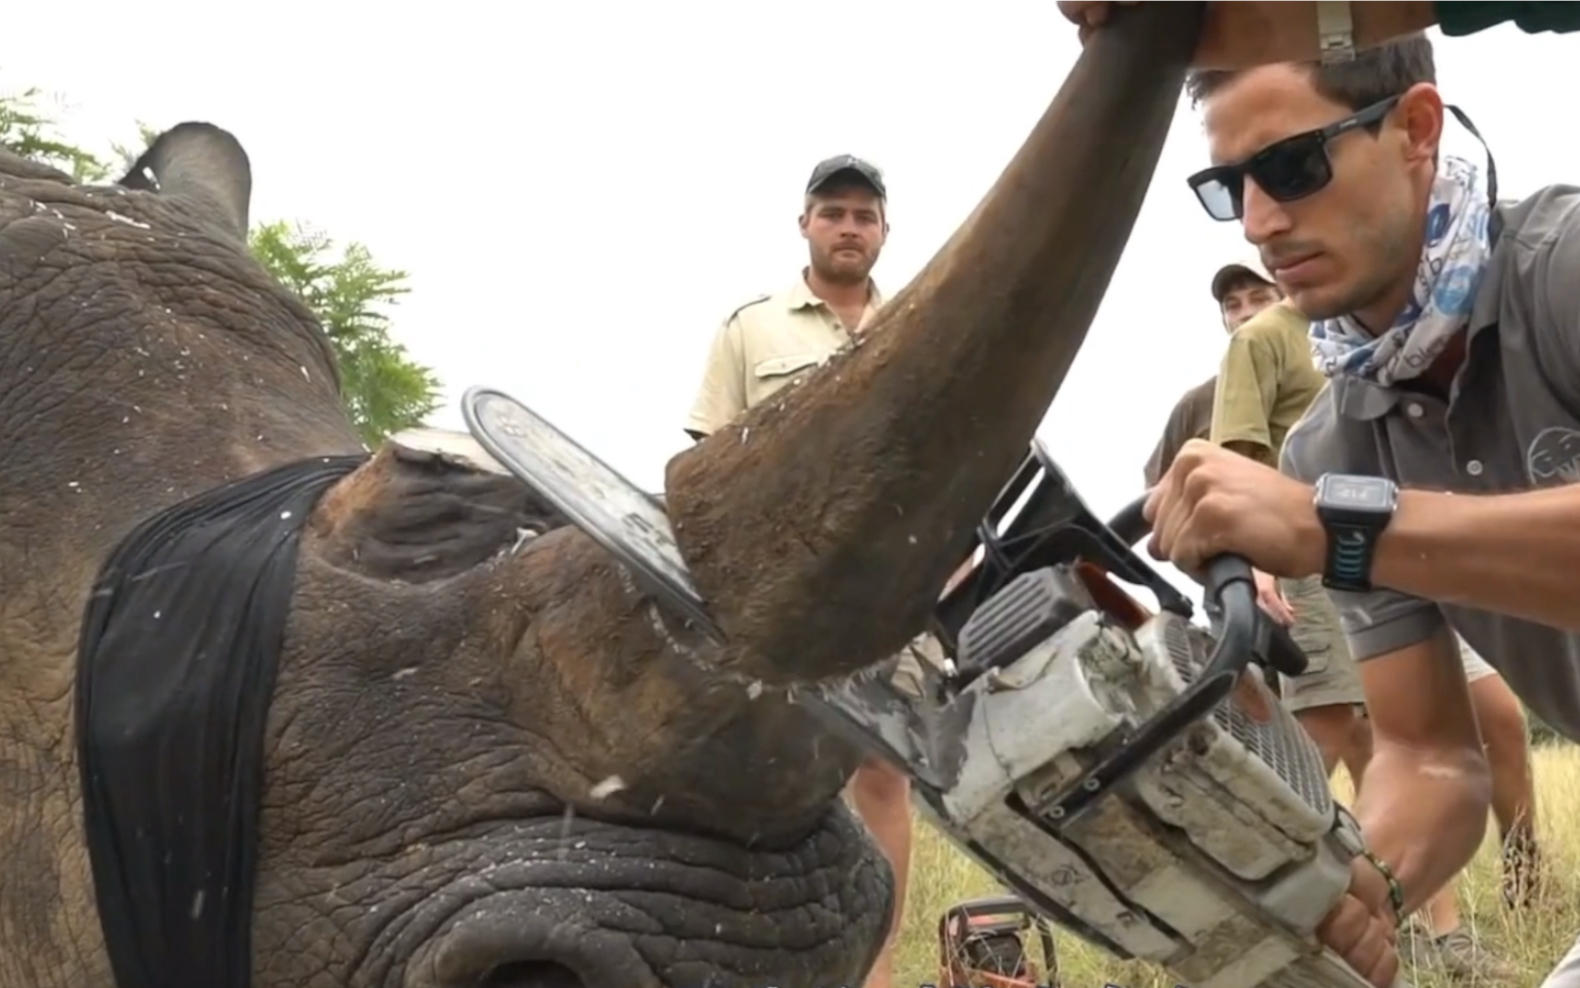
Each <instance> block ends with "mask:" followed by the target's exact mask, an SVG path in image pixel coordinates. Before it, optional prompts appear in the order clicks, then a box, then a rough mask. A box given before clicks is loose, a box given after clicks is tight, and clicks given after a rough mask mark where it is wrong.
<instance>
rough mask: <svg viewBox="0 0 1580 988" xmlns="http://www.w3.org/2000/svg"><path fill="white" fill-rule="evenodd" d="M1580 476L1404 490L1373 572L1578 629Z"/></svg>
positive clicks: (1432, 593) (1432, 594) (1396, 584)
mask: <svg viewBox="0 0 1580 988" xmlns="http://www.w3.org/2000/svg"><path fill="white" fill-rule="evenodd" d="M1576 573H1580V485H1566V486H1563V487H1555V488H1549V489H1545V490H1538V491H1529V492H1525V493H1521V494H1503V495H1493V496H1471V495H1463V494H1439V493H1432V492H1427V491H1402V492H1400V495H1399V507H1398V510H1397V511H1396V512H1395V514H1394V518H1393V520H1392V521H1391V522H1390V523H1389V525H1388V528H1387V529H1385V530H1384V532H1383V534H1382V536H1381V537H1380V538H1379V539H1378V540H1377V555H1376V559H1375V560H1374V562H1373V565H1372V582H1373V583H1375V584H1377V585H1378V586H1383V587H1389V588H1392V589H1394V590H1399V591H1402V592H1404V593H1409V594H1414V595H1415V596H1418V597H1424V598H1426V599H1427V600H1433V601H1437V602H1439V603H1445V604H1460V605H1463V606H1466V607H1475V608H1478V609H1481V610H1487V611H1493V612H1496V613H1500V614H1507V615H1510V616H1513V617H1519V618H1524V619H1525V620H1528V621H1534V622H1536V623H1539V624H1546V625H1551V626H1554V627H1558V628H1563V629H1566V630H1570V631H1580V594H1577V593H1576V592H1575V574H1576Z"/></svg>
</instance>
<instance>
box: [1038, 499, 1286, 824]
mask: <svg viewBox="0 0 1580 988" xmlns="http://www.w3.org/2000/svg"><path fill="white" fill-rule="evenodd" d="M1145 506H1146V498H1145V497H1144V496H1143V497H1141V498H1138V499H1136V500H1135V501H1133V502H1131V503H1130V504H1129V505H1126V506H1125V508H1124V510H1122V511H1120V512H1119V514H1117V515H1115V516H1114V519H1113V520H1112V521H1111V522H1109V525H1108V527H1109V529H1111V530H1112V531H1113V532H1114V534H1116V535H1118V536H1119V538H1120V539H1121V540H1123V541H1124V542H1125V543H1126V544H1127V545H1135V544H1136V543H1137V542H1140V541H1141V540H1142V539H1144V538H1146V537H1147V535H1149V534H1150V533H1151V531H1152V525H1151V523H1150V522H1148V521H1147V519H1146V515H1145V514H1144V512H1143V509H1144V508H1145ZM1207 595H1208V597H1209V599H1211V600H1213V601H1214V602H1216V603H1217V605H1218V608H1219V610H1220V613H1221V614H1222V618H1221V620H1220V622H1219V624H1220V627H1219V630H1218V635H1217V644H1216V645H1215V646H1214V647H1213V651H1212V655H1211V656H1210V657H1209V658H1208V660H1207V665H1206V666H1205V667H1204V668H1203V669H1202V671H1201V673H1200V674H1199V675H1198V676H1196V678H1195V679H1194V680H1193V681H1192V682H1191V684H1190V686H1188V687H1187V688H1186V689H1185V691H1184V692H1183V693H1181V694H1179V695H1178V696H1176V697H1175V698H1174V699H1173V700H1171V701H1169V703H1168V704H1167V705H1166V706H1165V707H1164V708H1163V709H1162V710H1160V711H1158V713H1157V715H1156V716H1154V717H1152V718H1151V719H1149V720H1148V721H1147V722H1146V723H1144V724H1142V725H1141V726H1140V727H1138V728H1137V729H1136V733H1135V735H1134V736H1133V737H1131V738H1130V739H1129V740H1128V741H1127V742H1126V743H1125V744H1124V745H1122V746H1121V747H1120V748H1119V749H1118V750H1116V751H1114V752H1112V753H1111V754H1109V755H1108V756H1107V757H1105V758H1103V759H1102V760H1101V761H1099V762H1098V763H1097V764H1096V765H1095V766H1093V767H1092V768H1091V769H1090V770H1089V771H1087V772H1086V773H1085V774H1084V775H1083V776H1082V777H1081V778H1080V780H1079V781H1078V782H1076V783H1075V784H1074V785H1072V786H1070V787H1069V788H1068V789H1067V790H1066V791H1065V792H1064V794H1063V795H1062V796H1061V797H1060V798H1059V799H1057V800H1056V801H1055V802H1054V804H1053V806H1052V808H1051V809H1050V810H1049V813H1050V815H1051V816H1052V817H1053V818H1054V819H1055V820H1058V819H1062V818H1065V817H1066V816H1068V815H1070V814H1074V813H1077V812H1079V811H1080V810H1081V809H1083V808H1084V807H1085V806H1086V805H1088V804H1089V803H1091V801H1092V800H1094V799H1096V798H1097V797H1098V796H1099V795H1101V794H1102V793H1104V792H1106V791H1107V790H1108V789H1110V788H1112V787H1113V786H1114V784H1115V783H1117V782H1119V781H1120V780H1122V779H1124V778H1125V777H1127V776H1129V775H1130V774H1131V773H1133V772H1135V770H1136V769H1138V768H1140V767H1141V766H1142V765H1143V764H1145V763H1146V761H1147V760H1148V759H1150V758H1151V757H1152V756H1153V755H1156V754H1157V753H1158V752H1159V751H1162V750H1163V748H1164V747H1165V746H1166V745H1167V744H1168V743H1169V742H1170V741H1172V740H1173V739H1174V738H1176V737H1178V736H1179V735H1180V733H1181V732H1182V731H1184V730H1185V729H1186V728H1188V727H1190V725H1191V724H1194V723H1195V722H1196V721H1198V720H1200V719H1202V718H1203V717H1206V716H1207V715H1209V714H1210V713H1212V711H1213V710H1214V709H1215V708H1216V707H1217V706H1218V704H1220V703H1222V702H1223V701H1224V700H1226V699H1228V697H1229V695H1230V694H1231V693H1233V692H1234V686H1235V683H1236V682H1237V681H1238V680H1239V678H1240V675H1241V673H1243V672H1245V670H1246V667H1248V666H1249V665H1250V664H1251V662H1252V661H1253V660H1254V661H1257V662H1259V663H1264V664H1266V665H1270V666H1272V667H1273V668H1274V669H1277V670H1278V671H1279V672H1280V673H1283V674H1285V675H1290V676H1298V675H1300V674H1301V673H1302V672H1304V671H1305V669H1306V656H1305V653H1304V652H1302V651H1301V649H1300V647H1299V646H1298V645H1296V644H1295V641H1294V639H1292V638H1290V637H1289V633H1288V632H1287V631H1285V630H1284V629H1283V628H1282V627H1280V626H1278V625H1277V624H1276V623H1275V622H1273V621H1271V620H1269V619H1268V618H1267V617H1266V616H1265V615H1264V614H1263V613H1262V608H1261V606H1260V605H1258V604H1257V602H1256V578H1255V575H1254V574H1253V573H1252V571H1251V564H1250V562H1248V561H1247V560H1246V559H1245V558H1244V557H1243V556H1231V555H1222V556H1216V557H1214V558H1213V559H1210V560H1208V562H1207Z"/></svg>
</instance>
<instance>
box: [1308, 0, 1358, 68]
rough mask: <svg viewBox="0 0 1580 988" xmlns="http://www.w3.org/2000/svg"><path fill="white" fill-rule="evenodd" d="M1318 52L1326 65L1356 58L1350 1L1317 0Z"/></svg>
mask: <svg viewBox="0 0 1580 988" xmlns="http://www.w3.org/2000/svg"><path fill="white" fill-rule="evenodd" d="M1317 51H1318V52H1319V53H1320V54H1321V57H1322V64H1324V65H1332V64H1333V63H1335V62H1348V61H1351V60H1352V59H1354V58H1355V24H1354V21H1353V20H1352V19H1351V17H1350V5H1349V2H1348V0H1317Z"/></svg>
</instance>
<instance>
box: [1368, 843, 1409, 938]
mask: <svg viewBox="0 0 1580 988" xmlns="http://www.w3.org/2000/svg"><path fill="white" fill-rule="evenodd" d="M1361 853H1362V854H1364V855H1365V856H1366V860H1367V861H1370V862H1371V863H1372V867H1374V868H1376V869H1377V871H1378V872H1380V873H1381V874H1382V877H1383V878H1384V879H1386V880H1387V882H1388V901H1389V902H1390V903H1392V904H1393V918H1394V924H1395V925H1396V926H1398V927H1399V928H1400V929H1403V928H1404V886H1402V885H1400V884H1399V879H1397V878H1395V877H1394V874H1393V869H1392V868H1390V867H1388V863H1387V862H1386V861H1384V860H1383V859H1382V858H1379V857H1378V856H1377V855H1375V854H1373V853H1372V852H1371V851H1370V850H1363V851H1361Z"/></svg>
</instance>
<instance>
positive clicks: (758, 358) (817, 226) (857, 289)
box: [686, 155, 940, 988]
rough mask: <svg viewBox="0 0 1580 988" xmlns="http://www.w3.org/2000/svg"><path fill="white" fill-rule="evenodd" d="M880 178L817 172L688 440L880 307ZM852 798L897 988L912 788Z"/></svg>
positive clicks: (883, 969) (883, 205) (855, 163)
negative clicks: (875, 855) (868, 842)
mask: <svg viewBox="0 0 1580 988" xmlns="http://www.w3.org/2000/svg"><path fill="white" fill-rule="evenodd" d="M887 198H888V193H887V190H886V189H885V186H884V182H883V175H882V173H880V172H879V171H878V169H877V168H875V167H873V166H872V165H871V164H868V163H867V162H865V161H862V160H861V159H860V158H855V157H852V156H850V155H840V156H837V157H834V158H829V159H827V160H825V161H822V162H819V163H818V165H817V167H816V168H814V169H813V170H812V177H811V179H810V180H809V181H808V182H807V187H806V196H805V203H804V208H803V210H802V213H801V218H800V226H801V236H802V237H803V238H805V239H806V242H807V247H808V252H809V254H810V259H809V263H808V265H807V266H806V267H805V268H803V269H802V271H801V273H800V274H799V275H798V276H797V277H796V278H795V279H794V280H793V281H791V282H790V284H788V285H786V286H785V287H784V288H783V289H781V290H780V291H778V292H776V293H774V294H772V295H762V296H759V297H757V298H755V299H752V300H751V301H750V302H747V303H746V304H745V305H743V306H741V307H740V308H738V309H736V310H735V311H734V312H732V313H730V315H729V317H728V318H726V319H725V320H724V323H723V324H722V325H721V326H720V327H719V328H718V331H717V332H716V333H715V334H714V337H713V343H712V346H711V348H710V349H709V351H708V357H707V363H706V366H705V369H704V371H703V375H702V385H701V387H700V388H699V389H698V393H697V398H696V401H695V402H694V403H693V405H692V408H691V413H690V415H689V416H688V417H687V419H686V431H687V432H688V433H689V434H690V435H691V436H692V437H693V438H695V439H702V438H703V437H704V436H707V435H709V434H710V433H712V432H714V431H715V430H717V429H719V428H721V427H722V426H724V425H726V424H728V423H729V422H731V421H732V420H734V419H735V418H736V417H737V416H739V415H741V414H742V413H743V412H745V411H746V410H747V409H748V408H751V407H752V406H754V405H756V404H758V403H759V402H762V401H766V400H768V399H769V398H771V397H772V396H773V395H774V394H775V393H776V392H778V391H779V390H780V389H781V388H784V387H786V386H788V385H790V384H792V383H793V382H795V381H797V380H799V379H800V378H802V377H804V376H805V375H806V374H807V373H808V372H810V371H811V370H813V369H814V368H816V367H817V366H818V365H819V364H821V363H822V362H823V361H824V360H827V359H828V358H829V357H830V356H831V355H833V354H834V352H835V351H837V350H839V349H840V348H841V347H843V346H845V345H846V344H847V343H849V342H851V334H852V333H853V332H854V331H855V330H856V329H858V328H860V327H861V326H863V325H865V324H866V323H867V321H868V320H870V319H871V318H872V316H873V313H875V312H876V311H877V309H878V306H880V305H881V304H882V302H883V296H882V295H881V294H880V293H879V291H878V288H877V286H876V285H875V284H873V281H872V277H871V272H872V268H873V265H874V264H876V263H877V260H878V255H879V254H880V253H881V251H882V250H883V244H884V240H885V239H886V237H887V236H888V232H889V224H888V217H887V207H888V203H887ZM934 649H936V643H935V642H932V641H931V640H929V639H927V638H925V636H924V637H923V638H920V639H918V640H917V641H916V642H914V643H912V644H911V645H910V646H908V647H907V649H906V650H905V651H904V652H902V654H901V655H899V656H897V657H896V658H895V659H894V660H893V666H894V668H893V672H892V673H891V675H892V676H893V681H894V683H895V685H896V686H897V687H899V688H901V689H905V690H907V691H909V692H912V693H913V694H916V695H919V686H920V683H919V680H918V679H917V678H916V677H918V676H919V674H920V667H919V666H918V664H917V662H918V656H919V655H920V656H925V658H926V659H927V660H928V661H933V662H935V663H936V662H938V661H939V658H940V656H938V655H937V654H935V652H934V651H933V650H934ZM849 796H850V800H851V802H852V804H853V805H854V807H855V809H856V812H857V813H858V814H859V815H860V816H861V818H862V819H863V820H864V821H866V824H867V827H868V829H870V830H871V831H872V834H873V837H874V838H875V839H876V840H877V842H878V846H879V847H880V848H881V849H882V850H883V853H884V855H885V856H886V857H887V858H888V859H889V864H890V866H891V867H892V868H893V870H894V893H895V908H894V917H893V925H892V926H891V928H890V931H889V936H888V938H887V939H886V941H885V943H884V947H883V951H882V953H880V954H879V955H878V959H877V961H876V963H875V964H874V965H873V969H872V973H871V974H870V975H869V976H868V979H867V983H866V988H891V986H892V985H893V976H894V975H893V964H894V962H893V954H894V940H895V934H896V933H898V931H899V926H900V919H901V916H902V914H903V908H904V904H905V892H906V886H907V878H908V876H909V872H910V857H911V811H910V780H909V779H908V778H906V776H905V775H903V774H902V773H900V772H899V771H897V770H896V769H894V768H893V767H892V766H891V765H889V763H888V762H885V761H883V760H881V759H877V758H874V759H872V760H870V761H868V762H866V763H864V764H863V765H862V766H861V767H860V768H859V769H857V771H856V774H855V777H854V778H852V779H851V782H850V789H849Z"/></svg>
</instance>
